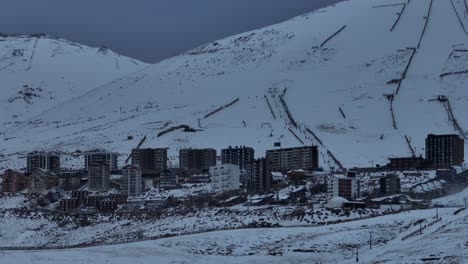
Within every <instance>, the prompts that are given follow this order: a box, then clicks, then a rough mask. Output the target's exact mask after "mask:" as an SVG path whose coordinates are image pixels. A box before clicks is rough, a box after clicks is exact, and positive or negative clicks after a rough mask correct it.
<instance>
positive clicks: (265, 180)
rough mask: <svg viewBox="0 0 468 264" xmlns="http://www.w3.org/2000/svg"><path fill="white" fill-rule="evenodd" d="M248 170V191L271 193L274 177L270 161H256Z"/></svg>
mask: <svg viewBox="0 0 468 264" xmlns="http://www.w3.org/2000/svg"><path fill="white" fill-rule="evenodd" d="M247 170H248V180H247V189H248V190H249V191H250V192H255V193H261V192H268V191H270V187H271V183H272V177H271V166H270V161H269V160H268V159H265V158H263V159H256V160H254V161H253V162H252V163H251V164H250V166H248V168H247Z"/></svg>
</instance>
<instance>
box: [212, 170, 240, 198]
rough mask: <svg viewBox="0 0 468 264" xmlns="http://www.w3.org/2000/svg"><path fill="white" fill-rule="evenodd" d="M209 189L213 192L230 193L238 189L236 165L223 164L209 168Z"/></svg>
mask: <svg viewBox="0 0 468 264" xmlns="http://www.w3.org/2000/svg"><path fill="white" fill-rule="evenodd" d="M210 178H211V182H210V185H211V188H212V190H213V191H216V192H222V191H231V190H238V189H239V180H240V179H239V178H240V169H239V166H238V165H234V164H223V165H218V166H213V167H210Z"/></svg>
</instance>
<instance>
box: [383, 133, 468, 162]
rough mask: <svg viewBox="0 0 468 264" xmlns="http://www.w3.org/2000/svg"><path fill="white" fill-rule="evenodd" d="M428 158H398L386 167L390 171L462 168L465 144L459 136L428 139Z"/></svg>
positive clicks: (392, 159) (440, 136)
mask: <svg viewBox="0 0 468 264" xmlns="http://www.w3.org/2000/svg"><path fill="white" fill-rule="evenodd" d="M425 146H426V148H425V152H426V158H423V157H416V156H413V157H397V158H390V163H389V164H388V165H387V166H386V168H387V169H389V170H430V169H449V168H451V167H452V166H462V165H463V161H464V151H465V142H464V140H463V139H462V138H460V137H459V136H458V135H454V134H452V135H433V134H430V135H428V136H427V138H426V144H425Z"/></svg>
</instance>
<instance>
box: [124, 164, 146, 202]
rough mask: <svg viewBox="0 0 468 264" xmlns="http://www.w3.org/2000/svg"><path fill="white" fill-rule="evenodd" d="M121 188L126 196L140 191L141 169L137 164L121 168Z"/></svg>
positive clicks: (137, 193) (135, 194) (134, 194)
mask: <svg viewBox="0 0 468 264" xmlns="http://www.w3.org/2000/svg"><path fill="white" fill-rule="evenodd" d="M122 174H123V177H122V185H121V188H120V189H121V190H122V192H123V193H126V194H128V196H137V195H139V194H140V193H141V189H142V182H141V169H140V167H138V166H133V165H127V166H125V167H123V168H122Z"/></svg>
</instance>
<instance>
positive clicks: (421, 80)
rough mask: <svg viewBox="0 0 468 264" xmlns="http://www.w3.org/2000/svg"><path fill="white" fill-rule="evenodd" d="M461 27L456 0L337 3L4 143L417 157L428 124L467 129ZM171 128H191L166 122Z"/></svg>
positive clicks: (466, 61) (467, 64)
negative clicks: (314, 148)
mask: <svg viewBox="0 0 468 264" xmlns="http://www.w3.org/2000/svg"><path fill="white" fill-rule="evenodd" d="M452 3H453V4H452ZM402 10H403V11H402ZM466 27H468V9H467V8H466V5H465V3H464V1H463V0H452V1H449V0H433V1H431V0H413V1H406V0H377V1H376V0H350V1H345V2H341V3H339V4H337V5H336V6H331V7H327V8H324V9H321V10H319V11H316V12H313V13H310V14H306V15H303V16H300V17H296V18H294V19H292V20H290V21H286V22H283V23H281V24H277V25H273V26H270V27H267V28H263V29H259V30H256V31H252V32H247V33H243V34H239V35H236V36H233V37H230V38H227V39H223V40H219V41H216V42H213V43H208V44H206V45H204V46H202V47H199V48H197V49H194V50H191V51H188V52H186V53H184V54H182V55H179V56H177V57H174V58H172V59H168V60H165V61H162V62H160V63H158V64H155V65H152V66H149V67H147V68H145V69H144V70H141V71H139V72H137V73H135V74H131V75H128V76H126V77H123V78H120V79H117V80H115V81H113V82H111V83H108V84H106V85H103V86H101V87H98V88H96V89H93V90H90V91H89V92H87V93H86V94H83V95H82V96H80V97H77V98H73V99H71V100H69V101H67V102H65V103H63V104H61V105H58V106H56V107H54V108H52V109H50V110H48V111H45V112H43V113H41V114H39V115H37V116H35V117H33V118H31V119H30V120H29V121H28V122H24V123H19V124H16V125H15V126H14V127H11V128H10V129H8V130H7V134H8V135H9V136H11V137H15V138H14V139H11V140H8V141H6V142H4V143H3V144H2V146H4V147H2V148H3V150H2V148H0V151H3V152H4V155H6V157H10V156H9V155H10V154H13V153H15V154H14V155H12V156H11V157H19V156H20V155H21V154H22V153H25V152H27V151H31V150H60V151H64V152H71V151H75V150H77V149H80V150H86V149H90V148H95V147H101V148H106V149H109V150H114V151H119V152H121V153H123V154H128V153H130V151H131V148H132V147H135V146H136V145H137V144H138V142H139V140H140V139H141V138H143V137H144V136H147V140H146V141H145V143H144V144H143V147H156V146H158V147H169V148H170V154H171V155H176V154H177V151H178V149H179V148H181V147H215V148H217V149H218V150H219V149H221V148H223V147H227V146H229V145H248V146H252V147H254V148H255V149H256V151H257V152H256V156H263V155H264V151H265V150H267V149H271V148H273V144H274V142H281V143H282V146H283V147H293V146H302V145H309V144H316V145H319V147H320V159H321V160H320V163H321V166H323V167H325V168H331V167H334V168H339V167H342V166H343V167H351V166H371V165H375V164H385V163H386V162H387V158H388V157H395V156H410V155H412V153H413V152H414V153H415V155H421V154H424V138H425V137H426V135H427V134H429V133H434V134H438V133H457V134H459V135H461V136H463V137H466V130H465V129H466V126H467V125H468V124H467V121H466V118H464V110H465V109H468V101H467V100H468V91H467V90H466V89H465V87H466V86H467V81H468V74H466V72H465V71H467V70H468V52H467V50H468V34H467V33H466V32H465V28H466ZM179 125H188V126H190V127H191V128H194V129H196V130H198V131H197V132H184V131H183V129H177V130H174V131H172V132H169V133H161V132H164V131H165V130H166V129H169V128H171V127H176V126H179ZM129 135H132V136H133V138H134V139H133V140H127V136H129ZM158 135H160V136H159V137H158ZM405 136H406V137H408V139H409V141H410V143H409V144H408V143H407V141H406V139H405ZM467 151H468V148H467ZM18 164H21V162H18V160H17V161H15V162H14V163H8V162H7V161H4V162H3V163H2V166H3V167H6V166H13V167H15V166H19V165H18Z"/></svg>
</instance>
